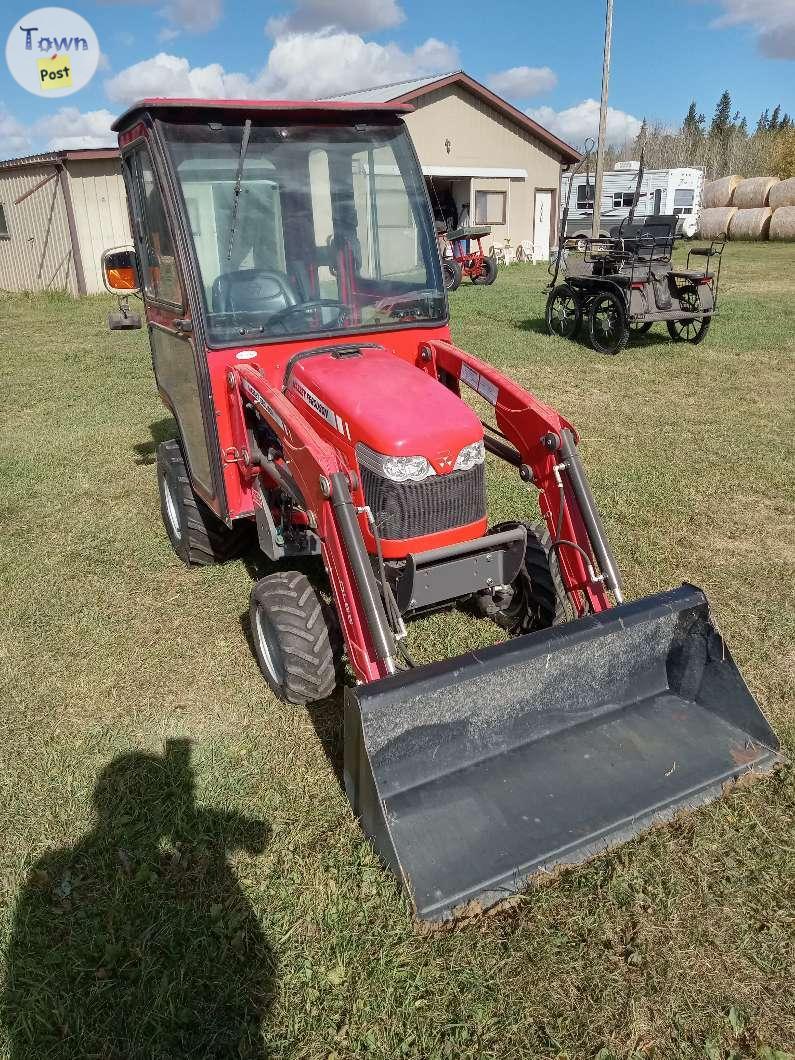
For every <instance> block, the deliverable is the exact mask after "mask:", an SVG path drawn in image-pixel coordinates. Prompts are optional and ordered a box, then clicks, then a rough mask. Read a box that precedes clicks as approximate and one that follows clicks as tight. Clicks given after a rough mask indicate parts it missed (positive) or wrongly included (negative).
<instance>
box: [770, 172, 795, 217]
mask: <svg viewBox="0 0 795 1060" xmlns="http://www.w3.org/2000/svg"><path fill="white" fill-rule="evenodd" d="M768 204H769V206H770V209H771V210H778V209H780V208H781V207H782V206H795V177H788V178H787V180H780V181H779V182H778V184H774V185H773V187H772V188H771V189H770V199H769V203H768Z"/></svg>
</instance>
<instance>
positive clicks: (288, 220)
mask: <svg viewBox="0 0 795 1060" xmlns="http://www.w3.org/2000/svg"><path fill="white" fill-rule="evenodd" d="M162 129H163V132H164V135H165V138H166V141H167V143H168V149H169V152H170V154H171V158H172V161H173V164H174V168H175V170H176V173H177V177H178V179H179V183H180V186H181V188H182V194H183V197H184V200H185V209H186V211H187V217H188V221H189V224H190V227H191V230H192V233H193V240H194V244H195V247H196V256H197V259H198V263H199V269H200V271H201V280H202V287H203V290H204V297H205V300H206V304H207V315H208V328H209V340H210V342H211V343H212V344H214V345H223V344H224V343H232V342H236V341H240V338H241V337H244V338H247V339H253V340H255V341H256V339H258V338H260V339H275V338H284V336H285V335H304V334H311V333H313V332H323V333H329V332H334V331H351V330H354V331H355V330H356V329H359V328H361V329H363V330H368V329H370V330H372V329H373V328H377V327H379V326H390V327H394V326H395V324H396V323H421V322H434V323H435V322H441V321H443V320H444V319H445V298H444V289H443V287H442V280H441V275H440V267H439V255H438V251H437V249H436V241H435V238H434V235H433V231H432V227H431V218H430V214H429V211H428V206H427V200H426V198H425V188H424V184H423V180H422V175H421V173H420V172H419V167H418V166H417V163H416V160H415V157H414V154H413V151H412V149H411V145H410V142H409V140H408V135H407V133H406V130H405V127H404V126H403V125H402V123H399V124H392V125H356V126H351V127H348V126H324V125H313V126H310V125H298V126H296V125H289V126H286V127H278V126H271V125H267V126H266V125H256V124H252V125H251V126H250V128H246V126H245V125H244V122H243V121H240V122H239V123H237V124H233V125H227V124H221V123H215V122H213V123H210V124H203V125H198V124H192V125H188V124H182V123H180V124H176V123H172V124H164V125H163V126H162Z"/></svg>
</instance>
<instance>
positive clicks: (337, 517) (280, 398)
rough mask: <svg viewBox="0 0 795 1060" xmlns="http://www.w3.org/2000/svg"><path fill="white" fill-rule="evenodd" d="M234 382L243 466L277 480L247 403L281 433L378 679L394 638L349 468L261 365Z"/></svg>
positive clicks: (338, 589) (359, 648) (255, 475)
mask: <svg viewBox="0 0 795 1060" xmlns="http://www.w3.org/2000/svg"><path fill="white" fill-rule="evenodd" d="M228 385H229V396H230V406H231V408H230V412H231V419H232V424H233V430H234V431H235V435H236V438H237V439H238V443H239V444H237V445H236V447H235V448H236V450H237V451H238V452H240V453H243V454H244V457H243V459H242V461H240V463H239V467H240V469H241V474H243V475H245V476H247V477H248V478H249V479H250V480H251V481H252V482H256V481H257V480H259V481H260V483H261V485H262V486H263V488H268V487H271V486H273V487H275V486H278V483H277V482H276V481H275V480H274V479H273V478H272V476H271V474H270V472H269V470H268V468H267V466H265V467H264V466H262V463H257V462H256V461H255V460H254V459H253V458H252V457H251V454H250V453H249V448H248V446H249V442H248V437H247V431H246V424H245V416H244V411H243V410H244V406H245V404H248V405H250V406H251V407H252V409H253V410H254V413H255V414H256V415H257V416H259V417H260V418H261V419H263V420H264V421H265V422H266V423H267V424H268V425H269V426H270V428H271V430H272V431H273V432H274V434H275V435H276V436H277V438H278V439H279V442H280V444H281V448H282V450H283V456H284V459H283V462H284V465H285V466H286V468H287V469H288V472H289V475H290V476H291V478H292V479H293V480H294V481H295V483H296V485H297V486H298V488H299V490H300V493H301V497H302V499H303V500H304V502H305V503H306V507H307V516H308V518H309V525H310V526H311V527H312V528H313V530H314V531H315V532H316V533H317V535H318V537H319V538H320V543H321V552H322V556H323V562H324V564H325V567H326V570H327V571H328V575H329V581H330V583H331V589H332V593H333V595H334V601H335V604H336V610H337V614H338V616H339V621H340V626H341V628H342V633H343V636H344V638H345V644H346V647H347V650H348V658H349V660H350V663H351V666H352V667H353V669H354V671H355V673H356V676H357V677H358V678H359V679H360V680H362V681H375V680H377V679H378V678H379V677H384V676H386V675H387V674H389V673H393V672H394V664H393V656H394V640H393V638H392V635H391V631H390V630H389V626H388V622H387V619H386V615H385V614H384V612H383V607H382V605H381V601H380V597H379V596H378V591H377V587H376V585H375V582H374V579H373V574H372V570H371V568H370V567H369V564H368V563H367V561H366V551H365V547H364V540H363V538H362V535H361V530H360V528H359V524H358V512H357V511H356V509H355V508H354V507H353V504H352V502H351V496H350V476H349V473H348V469H347V468H345V467H344V466H343V463H342V461H341V459H340V457H339V455H338V454H337V452H336V451H335V450H334V449H333V448H332V447H331V446H330V445H328V444H327V443H326V442H324V441H323V439H322V438H321V437H320V436H319V435H318V434H317V433H316V431H315V430H314V429H313V428H312V426H311V425H310V424H309V423H307V421H306V419H305V418H304V417H303V416H302V415H301V414H300V412H299V411H298V409H296V407H295V406H294V405H293V404H292V402H290V401H288V400H287V398H286V397H284V395H283V394H282V393H281V392H280V391H278V390H276V389H275V387H273V386H272V385H271V384H270V383H269V382H268V380H267V379H266V378H265V377H264V376H263V375H262V373H261V372H260V371H259V369H257V368H254V367H252V366H250V365H242V366H240V367H236V368H234V369H233V370H232V371H230V373H229V377H228ZM256 492H258V490H257V491H255V494H256ZM255 505H256V495H255ZM357 560H358V562H357Z"/></svg>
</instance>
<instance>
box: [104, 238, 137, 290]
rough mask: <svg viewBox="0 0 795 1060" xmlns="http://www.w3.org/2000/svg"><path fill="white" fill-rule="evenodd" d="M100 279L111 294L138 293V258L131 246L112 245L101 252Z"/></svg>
mask: <svg viewBox="0 0 795 1060" xmlns="http://www.w3.org/2000/svg"><path fill="white" fill-rule="evenodd" d="M102 280H103V283H104V284H105V287H106V289H107V290H108V291H110V293H111V294H120V295H128V294H137V293H138V291H139V290H140V289H141V285H140V282H139V280H138V259H137V257H136V254H135V251H134V250H133V248H132V247H112V248H111V249H110V250H106V251H104V252H103V254H102Z"/></svg>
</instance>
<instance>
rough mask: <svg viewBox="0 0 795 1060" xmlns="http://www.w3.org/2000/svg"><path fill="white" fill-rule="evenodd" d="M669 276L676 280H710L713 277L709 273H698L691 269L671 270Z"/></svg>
mask: <svg viewBox="0 0 795 1060" xmlns="http://www.w3.org/2000/svg"><path fill="white" fill-rule="evenodd" d="M671 276H673V277H674V278H675V279H677V280H712V279H714V276H713V274H712V273H711V272H698V271H697V270H696V271H694V270H693V269H680V270H677V271H674V270H671Z"/></svg>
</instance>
